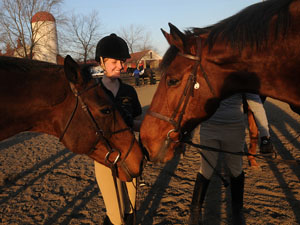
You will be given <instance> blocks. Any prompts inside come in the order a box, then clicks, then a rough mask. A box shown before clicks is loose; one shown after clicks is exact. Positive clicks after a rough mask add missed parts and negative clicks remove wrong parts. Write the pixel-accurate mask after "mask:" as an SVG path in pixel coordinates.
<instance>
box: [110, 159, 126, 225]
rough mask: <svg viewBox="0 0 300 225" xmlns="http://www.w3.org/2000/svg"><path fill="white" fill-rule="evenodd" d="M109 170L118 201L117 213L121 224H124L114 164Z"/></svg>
mask: <svg viewBox="0 0 300 225" xmlns="http://www.w3.org/2000/svg"><path fill="white" fill-rule="evenodd" d="M110 169H111V172H112V176H113V180H114V185H115V190H116V194H117V200H118V206H119V213H120V218H121V223H122V224H125V221H124V215H123V213H122V209H121V206H122V205H121V197H120V189H119V187H118V181H117V170H116V168H115V165H114V164H113V165H112V166H111V167H110Z"/></svg>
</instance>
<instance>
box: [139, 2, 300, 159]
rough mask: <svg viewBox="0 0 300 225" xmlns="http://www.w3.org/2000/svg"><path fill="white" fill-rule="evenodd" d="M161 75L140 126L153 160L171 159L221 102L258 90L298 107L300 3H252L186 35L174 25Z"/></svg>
mask: <svg viewBox="0 0 300 225" xmlns="http://www.w3.org/2000/svg"><path fill="white" fill-rule="evenodd" d="M169 25H170V34H168V33H167V32H165V31H163V34H164V36H165V38H166V39H167V41H168V42H169V44H170V48H169V49H168V51H167V52H166V54H165V55H164V58H163V61H162V64H161V70H162V73H163V77H162V79H161V81H160V84H159V86H158V88H157V90H156V93H155V95H154V97H153V99H152V103H151V106H150V108H149V110H148V113H147V115H146V116H145V119H144V121H143V123H142V127H141V138H142V142H143V144H144V146H145V147H146V148H147V150H148V151H149V155H150V158H151V160H153V161H167V160H169V159H171V158H172V157H173V154H174V149H175V147H176V146H177V145H178V143H179V141H180V138H181V134H185V133H188V132H190V131H191V130H193V129H194V128H195V126H196V125H197V124H199V123H200V122H201V121H203V120H205V119H207V118H209V117H210V116H211V115H212V114H213V113H214V112H215V111H216V109H217V107H218V105H219V102H220V100H222V99H224V98H226V97H228V96H230V95H232V94H233V93H237V92H252V93H258V94H261V95H263V96H270V97H272V98H276V99H279V100H281V101H285V102H287V103H289V104H290V105H293V109H296V110H297V109H298V112H299V109H300V89H299V85H300V76H299V74H300V45H299V43H300V1H299V0H269V1H264V2H261V3H257V4H254V5H252V6H249V7H247V8H246V9H244V10H242V11H241V12H239V13H238V14H236V15H234V16H231V17H229V18H227V19H225V20H223V21H221V22H219V23H217V24H215V25H213V26H210V27H206V28H194V29H191V30H188V31H186V32H185V33H182V32H181V31H179V30H178V29H177V28H176V27H175V26H173V25H172V24H169Z"/></svg>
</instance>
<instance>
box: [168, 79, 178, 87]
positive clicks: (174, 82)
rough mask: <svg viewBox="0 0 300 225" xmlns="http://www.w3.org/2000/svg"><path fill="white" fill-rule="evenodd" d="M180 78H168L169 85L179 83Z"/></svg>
mask: <svg viewBox="0 0 300 225" xmlns="http://www.w3.org/2000/svg"><path fill="white" fill-rule="evenodd" d="M178 82H179V80H176V79H170V80H168V86H175V85H176V84H178Z"/></svg>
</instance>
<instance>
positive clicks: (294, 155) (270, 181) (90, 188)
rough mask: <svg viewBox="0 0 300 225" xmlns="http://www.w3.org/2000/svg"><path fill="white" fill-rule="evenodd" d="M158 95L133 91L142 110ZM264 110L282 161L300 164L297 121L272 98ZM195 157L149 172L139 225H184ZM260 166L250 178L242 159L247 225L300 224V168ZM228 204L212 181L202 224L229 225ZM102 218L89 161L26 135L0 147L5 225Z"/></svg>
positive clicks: (193, 152) (0, 209)
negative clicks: (294, 161) (299, 161)
mask: <svg viewBox="0 0 300 225" xmlns="http://www.w3.org/2000/svg"><path fill="white" fill-rule="evenodd" d="M155 88H156V86H155V85H154V86H143V87H138V88H136V89H137V92H138V95H139V98H140V101H141V103H142V105H143V107H144V110H146V108H147V105H149V103H150V101H151V98H152V96H153V93H154V91H155ZM265 107H266V111H267V114H268V118H269V122H270V128H271V134H272V139H273V143H274V145H275V148H276V150H277V152H278V158H280V159H284V160H295V159H298V160H300V137H299V136H300V116H298V115H296V114H295V113H293V112H291V110H290V109H289V107H288V106H287V105H286V104H285V103H282V102H279V101H277V100H273V99H269V98H268V99H267V102H266V103H265ZM198 138H199V136H197V135H195V136H194V141H195V142H196V143H197V140H198ZM198 157H199V153H198V151H197V149H194V148H192V147H188V148H187V150H186V154H185V156H184V157H176V158H174V159H173V160H171V161H170V162H168V163H166V164H152V163H148V164H147V166H146V168H145V170H144V173H143V176H144V179H145V181H146V184H147V185H146V186H144V187H139V189H138V196H137V198H138V201H137V210H138V211H137V219H138V224H143V225H150V224H186V221H187V219H188V213H189V205H190V201H191V196H192V191H193V186H194V180H195V177H196V173H197V170H198V168H199V160H198ZM258 162H259V164H260V166H261V169H259V170H253V169H251V168H249V166H248V163H247V159H246V158H245V159H244V168H245V172H246V184H245V213H244V216H245V219H246V222H247V224H300V182H299V180H300V165H299V164H298V165H294V164H291V163H290V161H285V162H287V164H286V163H278V162H273V161H264V160H258ZM222 173H223V174H224V175H225V174H226V173H225V172H222ZM228 199H229V190H228V189H226V188H225V187H224V186H222V183H221V181H220V179H219V178H217V177H216V176H214V177H213V180H212V182H211V184H210V186H209V191H208V195H207V198H206V205H205V206H206V209H205V214H204V224H212V225H219V224H230V222H231V215H230V201H228ZM104 215H105V207H104V205H103V200H102V196H101V193H99V190H98V188H97V185H96V181H95V177H94V170H93V162H92V160H91V159H89V158H88V157H86V156H83V155H75V154H73V153H72V152H70V151H69V150H67V149H66V148H65V147H64V146H63V145H62V144H60V143H59V142H58V138H56V137H53V136H49V135H46V134H37V133H28V132H26V133H21V134H18V135H16V136H14V137H11V138H9V139H6V140H4V141H2V142H0V224H33V225H36V224H101V221H102V219H103V217H104Z"/></svg>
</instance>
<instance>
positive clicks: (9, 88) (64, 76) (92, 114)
mask: <svg viewBox="0 0 300 225" xmlns="http://www.w3.org/2000/svg"><path fill="white" fill-rule="evenodd" d="M90 66H91V65H82V66H79V65H78V64H77V63H76V62H75V61H74V60H73V59H72V58H71V57H70V56H67V57H66V58H65V62H64V66H59V65H54V64H50V63H46V62H40V61H34V60H27V59H19V58H11V57H0V74H1V83H0V102H1V105H0V141H1V140H4V139H6V138H8V137H11V136H13V135H15V134H17V133H19V132H22V131H36V132H42V133H47V134H50V135H54V136H56V137H59V138H60V140H62V143H63V144H64V145H65V146H66V147H67V148H68V149H69V150H71V151H72V152H74V153H78V154H87V155H88V156H89V157H91V158H92V159H94V160H96V161H98V162H100V163H102V164H104V165H107V166H110V167H114V168H116V171H117V172H118V173H117V174H118V176H119V178H120V179H121V180H124V181H130V180H131V179H132V178H133V177H137V176H138V175H139V174H140V173H141V164H142V160H143V153H142V151H141V149H140V147H139V144H138V143H137V141H136V140H135V137H134V134H133V132H132V131H131V130H130V129H129V128H128V127H127V125H126V124H125V122H124V120H123V119H122V117H121V115H120V113H119V112H118V111H116V109H115V108H114V107H113V104H112V102H111V101H110V99H109V97H108V96H107V95H106V94H105V92H104V90H103V89H102V88H100V87H99V85H97V84H96V82H95V79H92V77H91V75H90V73H89V69H90Z"/></svg>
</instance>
